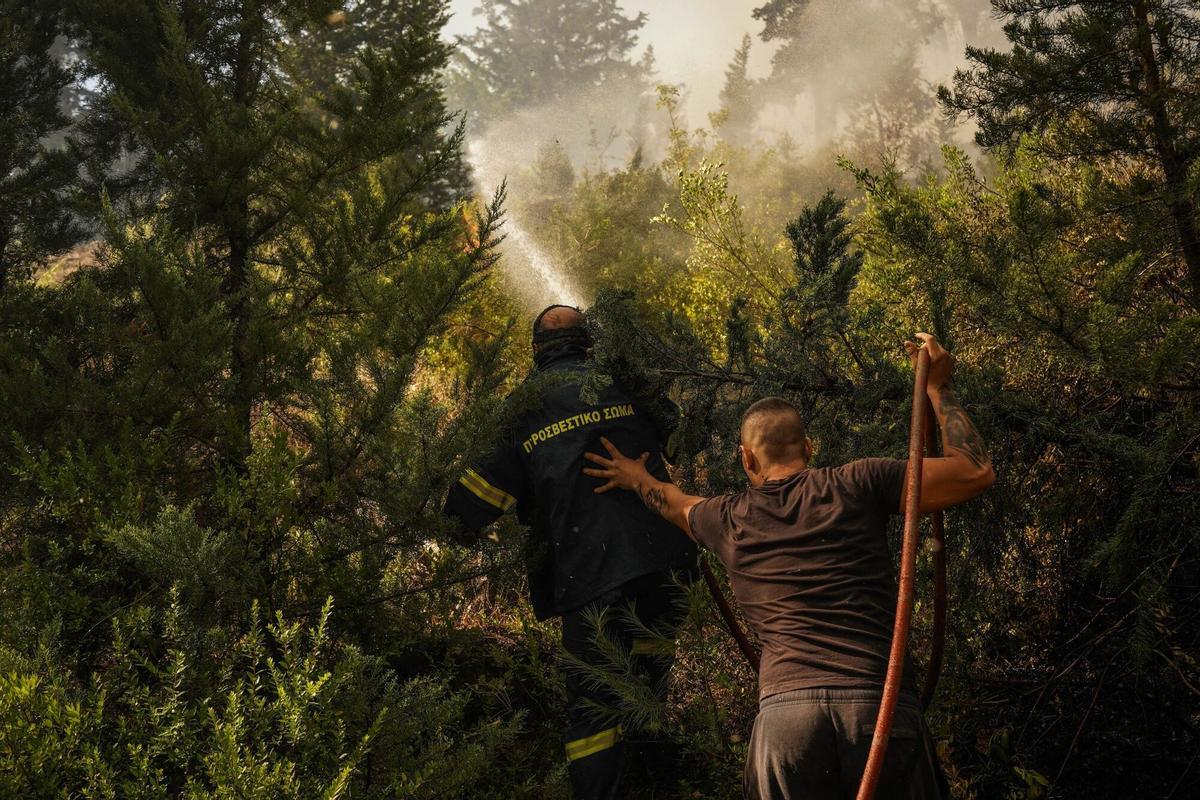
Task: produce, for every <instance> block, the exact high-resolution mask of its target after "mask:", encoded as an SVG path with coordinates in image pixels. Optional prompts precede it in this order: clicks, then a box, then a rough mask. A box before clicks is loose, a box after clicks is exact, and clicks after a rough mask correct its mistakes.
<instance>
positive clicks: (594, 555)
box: [445, 346, 696, 619]
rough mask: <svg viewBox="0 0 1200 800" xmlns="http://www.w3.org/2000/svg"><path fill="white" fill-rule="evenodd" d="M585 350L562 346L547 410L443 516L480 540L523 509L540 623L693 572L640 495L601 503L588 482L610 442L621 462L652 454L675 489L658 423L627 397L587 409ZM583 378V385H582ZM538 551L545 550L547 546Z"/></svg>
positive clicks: (474, 471) (468, 482)
mask: <svg viewBox="0 0 1200 800" xmlns="http://www.w3.org/2000/svg"><path fill="white" fill-rule="evenodd" d="M584 358H585V351H584V350H583V349H582V348H579V347H574V346H571V347H558V348H556V349H555V351H554V352H553V353H551V354H549V357H548V358H540V359H539V363H538V369H539V370H540V371H545V372H550V373H559V374H560V375H561V376H562V378H563V380H561V381H555V382H551V383H549V384H548V386H547V388H546V389H545V390H544V392H543V393H542V402H541V405H540V407H535V408H534V410H532V411H530V412H527V413H525V414H523V415H521V416H520V417H519V419H518V421H517V423H516V425H515V428H514V430H512V431H510V432H509V435H508V436H506V437H505V440H504V442H503V443H502V444H501V445H500V446H499V447H498V448H497V449H496V450H494V451H493V453H492V455H491V457H490V458H489V459H488V460H487V461H486V462H484V463H481V464H477V465H475V466H473V467H472V468H471V469H468V470H467V471H466V473H465V474H464V475H463V476H462V478H461V479H460V480H459V481H458V483H457V484H455V485H454V486H453V487H452V488H451V490H450V494H449V496H448V497H447V499H446V507H445V513H447V514H449V515H451V516H454V517H457V518H458V519H459V520H461V522H462V523H463V527H464V528H466V529H467V530H469V531H478V530H479V529H481V528H483V527H484V526H486V525H487V524H489V523H491V522H493V521H494V520H496V519H497V518H498V517H499V516H500V515H501V514H502V513H503V512H505V511H507V510H509V509H510V508H515V510H516V512H517V514H518V518H519V519H520V521H521V522H522V523H523V524H526V525H529V526H530V529H531V535H532V536H533V537H534V544H535V547H534V548H533V552H535V553H537V552H539V551H540V553H541V556H540V557H539V556H535V557H534V559H533V560H532V561H531V563H530V569H529V589H530V595H531V599H532V601H533V609H534V613H535V614H536V615H537V617H538V618H539V619H545V618H547V617H552V616H556V615H558V614H562V613H564V612H567V611H571V610H572V609H575V608H578V607H580V606H582V605H584V604H585V603H587V602H588V601H590V600H593V599H594V598H596V597H598V596H600V595H601V594H603V593H605V592H606V591H608V590H609V589H613V588H615V587H617V586H620V585H621V584H623V583H625V582H627V581H630V580H632V579H634V578H637V577H640V576H642V575H648V574H650V573H652V572H658V571H664V570H672V569H680V570H682V569H686V568H688V567H690V566H693V565H694V564H695V560H696V550H695V547H694V546H693V545H692V543H691V541H690V540H689V539H688V538H687V536H686V535H685V534H684V533H683V532H682V531H680V530H679V529H678V528H676V527H675V526H674V525H672V524H671V523H669V522H667V521H666V520H664V519H663V518H662V517H660V516H659V515H658V514H657V513H655V512H653V511H651V510H649V509H647V508H646V507H645V505H643V504H642V501H641V499H640V498H638V496H637V495H636V494H635V493H633V492H627V491H621V490H612V491H608V492H605V493H604V494H596V493H595V492H594V491H593V490H594V489H595V488H596V487H597V486H600V485H601V484H602V483H603V481H602V480H601V479H599V478H593V477H590V476H588V475H584V474H583V468H584V467H585V466H590V465H591V462H588V461H586V460H585V459H584V457H583V454H584V453H586V452H589V451H590V452H593V453H600V454H604V453H605V451H604V448H603V446H602V445H601V444H600V437H601V436H605V437H607V438H608V439H609V441H611V442H612V443H613V444H615V445H616V446H617V447H618V448H619V449H620V450H621V452H622V453H624V454H625V455H627V456H630V457H632V458H636V457H637V456H639V455H640V454H642V453H644V452H649V453H650V458H649V460H648V461H647V463H646V468H647V469H648V470H649V471H650V472H651V474H653V475H654V476H655V477H657V478H659V479H661V480H667V474H666V469H665V467H664V464H663V459H662V454H661V451H662V447H663V443H662V441H661V437H660V436H659V434H658V432H657V429H656V427H655V425H654V422H653V421H652V420H651V419H650V418H649V417H648V416H647V415H646V413H645V412H644V410H643V409H642V408H640V407H639V405H638V404H637V403H635V402H634V401H633V400H632V399H631V398H630V397H628V396H626V395H625V394H624V393H623V392H622V391H621V390H620V388H618V387H616V386H610V387H608V388H606V389H601V390H600V391H599V392H598V393H597V398H596V399H597V402H596V403H594V404H590V403H586V402H584V401H583V400H582V399H581V397H580V381H581V380H582V374H583V371H584V370H585V366H584ZM575 375H578V376H579V379H575V378H574V376H575ZM536 545H541V546H540V547H538V546H536Z"/></svg>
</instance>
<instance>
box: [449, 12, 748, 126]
mask: <svg viewBox="0 0 1200 800" xmlns="http://www.w3.org/2000/svg"><path fill="white" fill-rule="evenodd" d="M762 3H763V0H622V2H621V4H620V5H621V8H622V9H623V10H624V12H625V15H626V16H633V15H634V14H636V13H637V12H639V11H644V12H646V16H647V19H646V25H645V27H643V28H642V31H641V35H640V37H639V39H638V52H639V54H640V53H641V51H642V50H643V49H644V48H645V46H646V45H647V44H649V43H653V44H654V55H655V58H656V60H657V63H658V79H659V80H661V81H663V82H666V83H684V84H686V85H687V88H688V92H689V104H688V111H689V115H688V116H689V117H690V118H691V121H692V123H693V124H704V123H706V122H707V120H706V119H705V118H704V114H706V113H707V112H709V111H712V110H713V109H715V108H716V107H717V95H718V93H719V92H720V91H721V85H722V84H723V83H724V82H725V68H726V66H728V64H729V62H730V60H731V59H732V58H733V51H734V50H736V49H737V47H738V45H739V44H741V41H742V34H745V33H749V34H751V35H752V36H753V37H754V44H753V45H752V48H751V51H750V53H751V55H750V71H751V74H753V75H756V76H763V75H766V74H767V72H769V71H770V49H769V48H768V47H767V46H766V45H765V44H763V42H762V40H760V39H759V38H758V32H759V31H760V30H762V24H761V23H759V22H758V21H757V20H755V19H753V18H752V17H751V16H750V12H751V11H752V10H753V9H754V8H755V7H757V6H760V5H762ZM478 5H479V3H478V0H451V2H450V10H451V12H452V13H453V15H454V16H453V17H451V19H450V23H449V24H448V25H447V26H446V35H447V36H453V35H455V34H465V33H470V32H471V31H472V30H474V29H475V28H476V27H477V26H478V24H479V21H480V17H477V16H475V15H474V14H472V13H471V12H473V11H474V10H475V8H476V7H477V6H478Z"/></svg>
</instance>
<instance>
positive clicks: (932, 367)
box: [899, 333, 996, 514]
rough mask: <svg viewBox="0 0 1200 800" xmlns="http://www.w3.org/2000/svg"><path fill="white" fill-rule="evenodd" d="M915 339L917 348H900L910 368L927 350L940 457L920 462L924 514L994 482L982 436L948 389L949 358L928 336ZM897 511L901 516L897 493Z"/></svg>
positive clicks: (929, 390) (964, 498) (963, 499)
mask: <svg viewBox="0 0 1200 800" xmlns="http://www.w3.org/2000/svg"><path fill="white" fill-rule="evenodd" d="M917 338H919V339H920V340H921V344H920V345H917V344H916V343H915V342H907V343H906V347H907V349H908V352H909V355H910V356H911V357H912V358H913V362H914V364H915V363H916V354H917V351H918V350H919V349H920V348H921V347H924V348H926V349H927V350H928V351H929V384H928V388H927V390H926V393H927V394H928V395H929V400H930V402H931V403H932V404H933V410H934V413H935V414H937V421H938V427H939V428H940V429H941V432H942V448H943V450H944V453H945V454H944V455H943V456H942V457H941V458H926V459H925V460H924V464H923V467H922V470H921V511H922V513H924V512H928V511H937V510H939V509H943V508H947V507H948V506H952V505H957V504H958V503H963V502H966V501H967V500H970V499H971V498H972V497H975V496H976V495H978V494H980V493H982V492H983V491H984V490H985V489H987V488H988V487H989V486H991V485H992V484H993V483H994V482H995V480H996V473H995V471H994V470H993V469H992V458H991V456H990V455H988V451H987V445H986V444H984V441H983V437H982V436H980V435H979V431H977V430H976V429H975V425H974V424H973V423H972V422H971V418H970V417H968V416H967V412H966V411H964V410H963V407H962V405H961V404H960V403H959V402H958V398H957V397H955V395H954V390H953V389H951V388H950V376H951V375H952V374H953V372H954V357H953V356H951V355H950V354H949V353H948V352H946V350H945V349H943V348H942V346H941V345H940V344H938V341H937V339H935V338H934V337H933V336H930V335H929V334H928V333H918V334H917ZM899 511H900V513H902V514H903V513H904V496H903V494H902V495H901V497H900V509H899Z"/></svg>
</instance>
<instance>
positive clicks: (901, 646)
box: [858, 347, 946, 800]
mask: <svg viewBox="0 0 1200 800" xmlns="http://www.w3.org/2000/svg"><path fill="white" fill-rule="evenodd" d="M928 382H929V351H928V350H927V349H925V348H924V347H922V348H921V349H920V350H918V351H917V376H916V380H915V381H914V382H913V404H912V422H911V427H910V429H909V432H908V473H907V475H906V476H905V483H906V486H905V496H904V544H903V546H902V547H901V550H900V585H899V587H898V591H897V592H896V622H895V626H894V627H893V628H892V650H891V653H890V654H889V655H888V666H887V676H886V677H885V678H884V681H883V697H882V698H881V699H880V701H879V715H878V716H877V717H876V718H875V735H874V737H873V738H872V739H871V750H870V752H869V753H868V755H867V766H866V769H864V770H863V777H862V783H860V784H859V786H858V800H871V798H872V797H874V796H875V787H876V786H878V785H879V774H880V771H881V770H882V769H883V758H884V756H885V755H886V754H887V746H888V737H889V736H891V733H892V716H893V715H894V714H895V712H896V697H897V695H899V693H900V679H901V677H902V676H903V674H904V652H905V649H906V648H907V646H908V629H909V625H910V624H911V622H912V609H913V603H914V601H915V600H916V596H917V592H916V583H917V536H918V534H919V532H920V528H921V516H920V515H921V467H922V465H923V462H924V459H925V442H926V436H927V433H926V425H927V424H928V421H929V415H928V410H929V407H930V404H929V400H928V397H927V395H926V393H925V389H926V386H927V384H928ZM930 427H931V428H932V426H930ZM929 434H930V435H932V430H930V431H929ZM940 518H941V514H937V515H935V520H934V527H935V529H940V528H941V520H940ZM939 533H940V531H939ZM936 535H938V534H935V536H936ZM942 544H943V543H942V541H941V539H940V536H938V539H937V540H936V541H935V544H934V547H935V548H937V550H936V551H935V555H934V558H935V563H936V561H937V560H940V561H941V562H942V563H941V567H940V569H938V570H937V571H938V572H940V573H941V575H940V585H939V586H938V587H937V588H938V590H939V591H940V593H942V594H943V595H944V592H945V588H946V582H945V560H944V559H945V553H944V550H943V548H942V547H940V545H942ZM935 569H937V567H936V566H935ZM939 605H940V606H941V619H940V620H939V619H938V613H937V608H938V606H939ZM945 613H946V612H945V600H944V599H943V600H942V601H941V602H940V604H939V603H938V602H937V601H935V602H934V629H935V640H936V639H938V638H940V637H938V636H937V635H936V632H937V631H938V630H939V628H938V626H939V624H940V625H941V626H942V627H941V628H940V630H941V631H942V635H944V631H945ZM934 653H935V656H936V659H937V662H936V663H935V662H934V661H932V660H931V662H930V674H929V676H928V678H927V679H926V682H925V689H924V691H923V692H922V700H923V701H924V698H925V696H926V694H929V695H932V693H933V686H934V684H936V682H937V672H936V671H935V667H940V662H941V658H942V647H941V645H940V643H939V644H935V645H934Z"/></svg>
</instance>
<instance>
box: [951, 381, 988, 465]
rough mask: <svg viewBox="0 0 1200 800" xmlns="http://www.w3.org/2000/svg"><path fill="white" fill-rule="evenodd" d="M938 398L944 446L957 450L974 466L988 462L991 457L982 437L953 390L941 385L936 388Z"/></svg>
mask: <svg viewBox="0 0 1200 800" xmlns="http://www.w3.org/2000/svg"><path fill="white" fill-rule="evenodd" d="M938 398H939V399H940V400H941V403H940V409H939V410H940V411H941V417H942V436H943V438H944V439H945V441H944V442H943V444H944V445H945V447H946V448H947V449H949V448H954V449H955V450H957V451H959V452H960V453H962V454H963V455H964V456H966V457H967V458H968V459H969V460H970V461H971V463H972V464H974V465H975V466H976V467H983V466H984V465H986V464H988V463H990V462H991V458H990V457H989V456H988V452H987V447H986V446H985V445H984V443H983V437H982V436H980V435H979V431H977V430H975V426H974V425H973V424H972V423H971V419H970V417H968V416H967V412H966V411H963V407H962V406H961V405H960V404H959V402H958V398H957V397H955V396H954V391H953V390H952V389H951V388H950V387H949V386H943V387H941V388H940V389H939V390H938Z"/></svg>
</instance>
